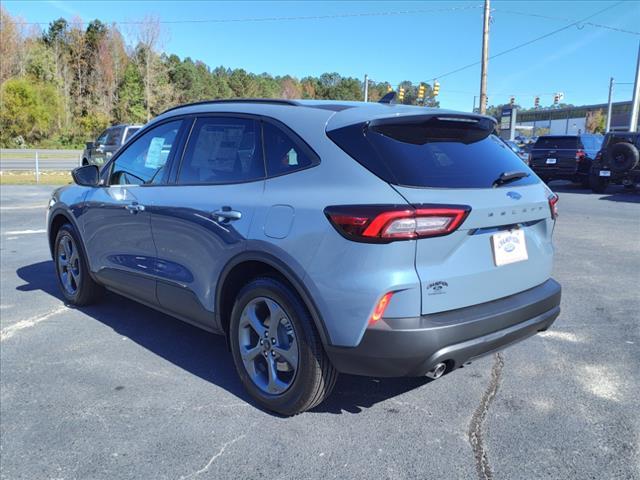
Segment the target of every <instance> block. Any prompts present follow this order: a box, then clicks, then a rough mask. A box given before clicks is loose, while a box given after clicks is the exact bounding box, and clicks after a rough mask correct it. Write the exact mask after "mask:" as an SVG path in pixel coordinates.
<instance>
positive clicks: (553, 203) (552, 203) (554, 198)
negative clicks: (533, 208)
mask: <svg viewBox="0 0 640 480" xmlns="http://www.w3.org/2000/svg"><path fill="white" fill-rule="evenodd" d="M558 200H560V197H558V195H556V194H555V193H552V194H551V195H549V209H550V210H551V218H553V219H554V220H555V219H556V218H558Z"/></svg>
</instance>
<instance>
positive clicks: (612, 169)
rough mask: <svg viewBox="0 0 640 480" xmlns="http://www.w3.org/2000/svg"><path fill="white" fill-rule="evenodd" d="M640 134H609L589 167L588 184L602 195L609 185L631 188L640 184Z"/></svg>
mask: <svg viewBox="0 0 640 480" xmlns="http://www.w3.org/2000/svg"><path fill="white" fill-rule="evenodd" d="M638 150H640V133H638V132H609V133H607V134H606V135H605V137H604V141H603V142H602V149H601V150H600V151H599V152H598V154H597V156H596V158H595V161H594V162H593V165H592V167H591V177H590V181H589V184H590V186H591V189H592V190H593V191H594V192H596V193H604V192H605V190H606V189H607V187H608V186H609V184H611V183H614V184H621V185H624V186H625V187H628V188H633V187H635V186H637V185H638V184H640V154H639V152H638Z"/></svg>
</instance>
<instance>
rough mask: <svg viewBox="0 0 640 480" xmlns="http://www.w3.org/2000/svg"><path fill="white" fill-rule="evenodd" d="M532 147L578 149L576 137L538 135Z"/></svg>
mask: <svg viewBox="0 0 640 480" xmlns="http://www.w3.org/2000/svg"><path fill="white" fill-rule="evenodd" d="M533 148H552V149H563V148H564V149H570V150H577V149H578V137H540V138H538V140H537V141H536V144H535V146H534V147H533Z"/></svg>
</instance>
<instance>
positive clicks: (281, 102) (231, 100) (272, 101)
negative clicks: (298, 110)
mask: <svg viewBox="0 0 640 480" xmlns="http://www.w3.org/2000/svg"><path fill="white" fill-rule="evenodd" d="M217 103H267V104H273V105H290V106H295V107H297V106H300V104H299V103H297V102H295V101H293V100H286V99H284V98H227V99H222V100H203V101H200V102H193V103H185V104H183V105H178V106H176V107H172V108H169V109H168V110H165V111H164V112H162V113H161V114H160V115H162V114H165V113H167V112H171V111H172V110H177V109H178V108H183V107H194V106H197V105H208V104H214V105H215V104H217Z"/></svg>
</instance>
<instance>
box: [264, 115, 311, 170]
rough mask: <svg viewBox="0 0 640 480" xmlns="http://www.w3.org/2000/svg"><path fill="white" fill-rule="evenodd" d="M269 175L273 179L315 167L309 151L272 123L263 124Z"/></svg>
mask: <svg viewBox="0 0 640 480" xmlns="http://www.w3.org/2000/svg"><path fill="white" fill-rule="evenodd" d="M263 129H264V130H263V132H264V150H265V155H266V157H267V174H268V175H269V176H270V177H272V176H275V175H282V174H285V173H291V172H295V171H296V170H300V169H302V168H306V167H309V166H311V165H313V163H314V159H313V158H312V157H311V155H310V154H309V152H308V150H307V149H306V148H304V147H302V146H301V145H300V144H299V143H297V142H295V141H294V140H293V139H292V138H291V137H290V136H289V135H288V134H287V133H285V132H284V131H283V130H281V129H280V128H278V127H276V126H275V125H273V124H271V123H267V122H264V123H263Z"/></svg>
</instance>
